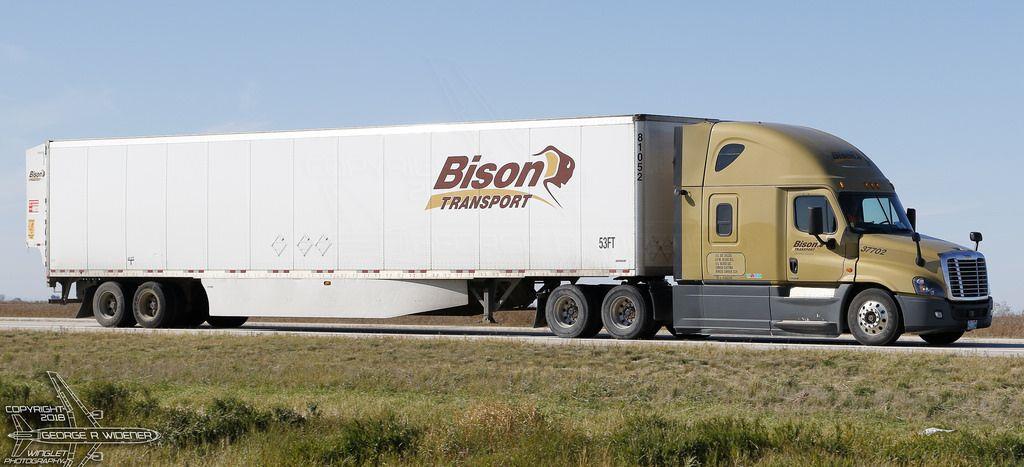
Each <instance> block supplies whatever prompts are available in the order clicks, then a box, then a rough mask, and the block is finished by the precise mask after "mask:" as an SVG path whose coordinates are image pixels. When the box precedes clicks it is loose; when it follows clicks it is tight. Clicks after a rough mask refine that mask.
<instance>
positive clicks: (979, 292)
mask: <svg viewBox="0 0 1024 467" xmlns="http://www.w3.org/2000/svg"><path fill="white" fill-rule="evenodd" d="M944 269H945V272H946V285H947V286H949V297H950V298H951V299H954V300H957V299H959V300H972V299H978V298H988V270H987V269H986V268H985V258H984V257H983V256H981V255H977V256H973V255H972V256H960V255H957V256H952V257H949V258H946V259H945V263H944Z"/></svg>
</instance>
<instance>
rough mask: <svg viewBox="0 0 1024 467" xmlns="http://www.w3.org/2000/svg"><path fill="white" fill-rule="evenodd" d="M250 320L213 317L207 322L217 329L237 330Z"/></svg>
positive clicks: (241, 317) (242, 317) (238, 317)
mask: <svg viewBox="0 0 1024 467" xmlns="http://www.w3.org/2000/svg"><path fill="white" fill-rule="evenodd" d="M248 320H249V317H248V316H211V317H209V318H206V322H207V323H209V324H210V326H212V327H215V328H221V329H224V328H237V327H241V326H242V325H243V324H245V322H246V321H248Z"/></svg>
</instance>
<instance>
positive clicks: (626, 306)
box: [601, 284, 659, 339]
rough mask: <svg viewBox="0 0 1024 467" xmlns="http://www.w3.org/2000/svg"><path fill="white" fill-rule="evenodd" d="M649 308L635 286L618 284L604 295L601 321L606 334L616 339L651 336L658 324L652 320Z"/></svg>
mask: <svg viewBox="0 0 1024 467" xmlns="http://www.w3.org/2000/svg"><path fill="white" fill-rule="evenodd" d="M650 308H651V307H650V306H648V304H647V300H644V295H643V293H641V292H640V289H638V288H637V287H636V286H633V285H628V284H623V285H619V286H616V287H615V288H613V289H612V290H611V291H610V292H608V294H607V295H605V296H604V302H603V303H602V304H601V321H603V322H604V328H605V329H606V330H607V331H608V334H611V335H612V337H614V338H616V339H641V338H647V337H651V336H652V335H653V333H652V332H651V331H652V330H654V331H655V332H656V331H657V329H658V327H659V326H658V323H656V322H654V316H653V315H652V313H651V309H650Z"/></svg>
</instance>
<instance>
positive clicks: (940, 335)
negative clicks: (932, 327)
mask: <svg viewBox="0 0 1024 467" xmlns="http://www.w3.org/2000/svg"><path fill="white" fill-rule="evenodd" d="M963 336H964V332H963V331H951V332H930V333H928V334H921V339H924V341H925V342H927V343H928V344H930V345H949V344H952V343H954V342H956V341H957V340H959V339H960V338H961V337H963Z"/></svg>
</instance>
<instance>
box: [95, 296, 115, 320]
mask: <svg viewBox="0 0 1024 467" xmlns="http://www.w3.org/2000/svg"><path fill="white" fill-rule="evenodd" d="M99 305H100V306H99V312H100V315H102V316H103V317H104V318H113V317H114V315H116V314H117V308H118V305H119V304H118V302H117V296H116V295H114V294H113V293H112V292H103V293H102V294H100V301H99Z"/></svg>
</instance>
